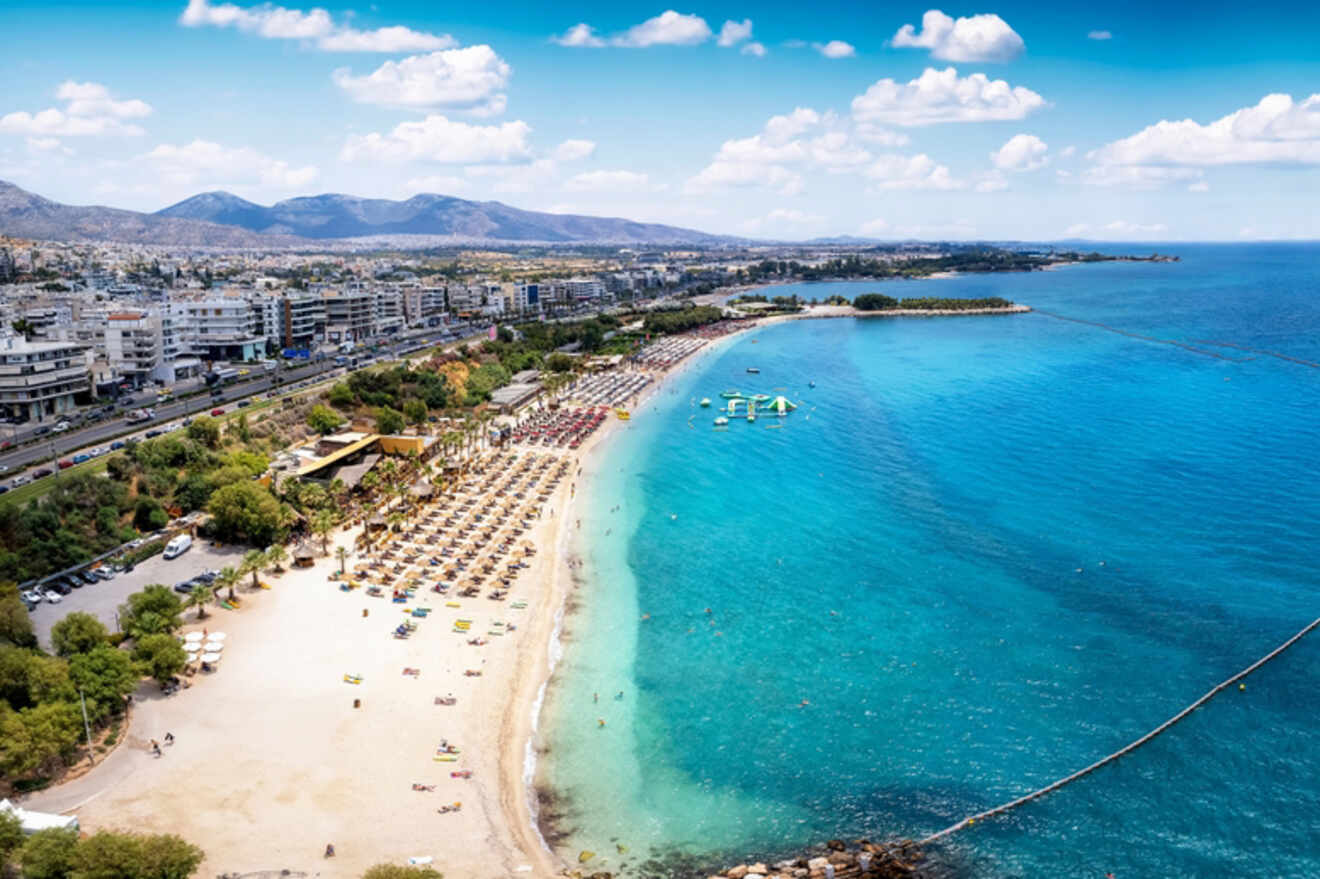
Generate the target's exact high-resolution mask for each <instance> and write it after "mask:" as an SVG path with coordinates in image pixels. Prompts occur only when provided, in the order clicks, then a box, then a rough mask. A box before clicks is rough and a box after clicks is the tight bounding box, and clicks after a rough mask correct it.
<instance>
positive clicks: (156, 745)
mask: <svg viewBox="0 0 1320 879" xmlns="http://www.w3.org/2000/svg"><path fill="white" fill-rule="evenodd" d="M151 752H152V753H153V754H155V755H156V756H157V757H159V756H160V742H158V741H156V740H155V739H152V740H151Z"/></svg>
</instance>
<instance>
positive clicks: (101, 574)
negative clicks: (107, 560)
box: [92, 565, 116, 580]
mask: <svg viewBox="0 0 1320 879" xmlns="http://www.w3.org/2000/svg"><path fill="white" fill-rule="evenodd" d="M115 573H116V571H115V569H114V568H112V567H110V566H109V565H102V566H101V567H99V568H97V569H96V570H94V571H92V574H93V576H95V577H97V578H98V579H101V580H113V579H114V578H115Z"/></svg>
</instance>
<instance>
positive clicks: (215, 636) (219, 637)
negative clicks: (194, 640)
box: [206, 632, 229, 641]
mask: <svg viewBox="0 0 1320 879" xmlns="http://www.w3.org/2000/svg"><path fill="white" fill-rule="evenodd" d="M228 637H229V636H228V635H226V634H225V633H224V632H212V633H211V634H209V635H207V636H206V640H208V641H223V640H225V639H226V638H228Z"/></svg>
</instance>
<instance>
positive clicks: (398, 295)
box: [372, 290, 404, 336]
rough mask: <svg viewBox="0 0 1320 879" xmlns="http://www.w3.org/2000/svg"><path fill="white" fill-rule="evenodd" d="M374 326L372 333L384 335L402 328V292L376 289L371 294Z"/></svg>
mask: <svg viewBox="0 0 1320 879" xmlns="http://www.w3.org/2000/svg"><path fill="white" fill-rule="evenodd" d="M372 298H373V300H374V301H373V303H372V306H373V311H374V324H375V325H374V327H373V333H372V335H376V336H385V335H390V334H392V333H397V332H399V331H400V330H402V329H403V325H404V313H403V293H402V292H401V291H399V290H377V291H375V292H374V293H373V294H372Z"/></svg>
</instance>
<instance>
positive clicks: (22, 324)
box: [9, 317, 37, 341]
mask: <svg viewBox="0 0 1320 879" xmlns="http://www.w3.org/2000/svg"><path fill="white" fill-rule="evenodd" d="M9 327H10V329H12V330H13V331H14V332H16V333H18V334H19V335H20V336H22V337H23V339H24V340H25V341H31V340H32V334H33V333H35V332H36V331H37V325H36V324H34V323H33V322H32V321H30V320H28V319H27V318H25V317H21V318H19V319H18V320H15V321H10V322H9Z"/></svg>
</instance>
